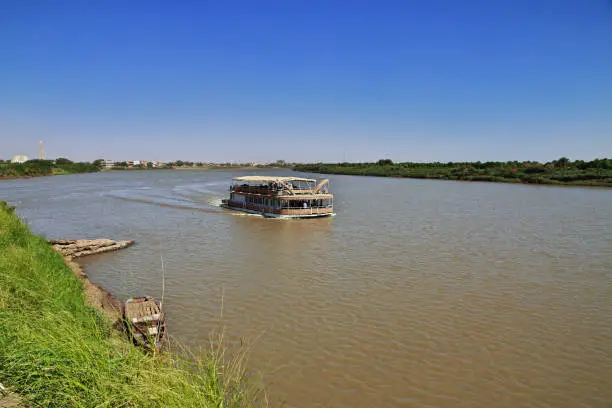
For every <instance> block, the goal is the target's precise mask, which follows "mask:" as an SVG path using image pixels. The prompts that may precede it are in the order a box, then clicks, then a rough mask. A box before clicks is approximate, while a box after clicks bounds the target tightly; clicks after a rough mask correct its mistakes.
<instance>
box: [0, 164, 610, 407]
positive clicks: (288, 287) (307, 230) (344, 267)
mask: <svg viewBox="0 0 612 408" xmlns="http://www.w3.org/2000/svg"><path fill="white" fill-rule="evenodd" d="M237 174H243V173H233V172H202V171H199V172H189V171H185V172H183V171H143V172H109V173H102V174H91V175H78V176H65V177H52V178H46V179H34V180H13V181H6V182H2V183H0V197H1V198H2V199H4V198H6V199H8V200H9V201H11V202H12V203H13V204H16V205H18V206H19V212H20V214H21V215H23V216H25V217H26V218H27V220H28V222H29V223H30V225H31V226H32V228H33V229H34V230H35V231H37V232H39V233H43V234H46V235H48V236H52V237H67V238H70V237H100V236H104V237H111V238H116V239H135V240H136V241H137V245H136V246H134V247H132V248H130V249H128V250H124V251H119V252H116V253H112V254H107V255H102V256H97V257H91V258H88V259H86V260H85V261H84V263H85V267H86V269H87V272H88V274H89V275H90V277H91V279H92V280H93V281H94V282H97V283H100V284H101V285H103V286H105V287H107V288H109V289H110V290H112V291H113V292H114V293H116V294H117V295H118V296H120V297H126V296H128V295H139V294H145V293H146V294H151V295H154V296H159V295H160V292H161V279H162V268H161V257H162V256H163V259H164V266H165V272H164V275H165V280H166V299H167V303H166V305H167V313H168V323H169V330H170V332H171V333H172V334H173V335H174V336H176V337H178V339H180V340H181V341H183V342H186V343H188V344H192V345H197V344H201V343H202V342H205V341H206V340H207V338H208V334H209V332H210V330H211V329H213V328H215V327H216V326H217V320H218V319H219V314H220V313H219V311H220V308H221V304H223V314H222V317H221V321H222V323H223V324H224V325H225V327H226V332H227V335H228V338H229V339H230V341H231V340H233V339H237V338H239V337H247V338H251V339H257V341H256V343H255V345H254V348H253V352H252V355H251V360H250V362H249V364H250V369H251V371H253V372H255V373H262V375H263V379H264V382H265V383H266V384H267V385H268V386H269V388H270V390H271V392H272V394H273V396H274V398H275V401H276V402H282V401H284V402H286V406H291V407H294V406H295V407H306V406H307V407H312V406H316V407H331V406H333V407H374V406H385V407H387V406H388V407H391V406H397V407H412V406H414V407H491V406H495V407H519V406H533V407H576V406H585V407H586V406H588V407H609V406H610V401H612V382H611V379H612V351H611V350H612V349H611V346H610V345H611V344H612V300H611V299H612V191H610V190H598V189H581V188H550V187H548V188H540V187H534V186H515V185H502V184H486V183H453V182H442V181H420V180H398V179H381V178H359V177H343V176H332V177H330V179H331V188H332V190H333V192H334V193H336V200H335V203H336V212H337V214H338V215H337V216H336V217H333V218H322V219H310V220H275V219H263V218H261V217H256V216H244V215H239V214H238V213H234V212H228V211H226V210H222V209H220V208H218V204H219V203H220V200H221V198H222V197H223V196H224V194H225V189H226V187H227V186H228V185H229V180H230V179H231V177H232V176H234V175H237ZM271 174H275V175H278V174H277V173H274V172H273V173H271Z"/></svg>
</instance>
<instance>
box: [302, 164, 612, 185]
mask: <svg viewBox="0 0 612 408" xmlns="http://www.w3.org/2000/svg"><path fill="white" fill-rule="evenodd" d="M294 170H297V171H303V172H312V173H323V174H346V175H359V176H376V177H405V178H418V179H439V180H465V181H490V182H504V183H529V184H575V185H587V186H612V159H608V158H603V159H595V160H591V161H584V160H574V161H572V160H570V159H568V158H567V157H561V158H559V159H557V160H553V161H550V162H545V163H540V162H536V161H507V162H494V161H487V162H480V161H477V162H446V163H443V162H430V163H418V162H402V163H394V162H393V161H392V160H390V159H381V160H378V161H377V162H372V163H346V162H345V163H314V164H298V165H295V166H294Z"/></svg>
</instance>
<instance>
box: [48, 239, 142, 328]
mask: <svg viewBox="0 0 612 408" xmlns="http://www.w3.org/2000/svg"><path fill="white" fill-rule="evenodd" d="M47 242H48V243H49V244H50V245H51V246H52V248H53V249H54V250H55V251H56V252H58V253H59V254H60V255H62V257H63V258H64V262H65V263H66V265H67V266H68V267H69V268H70V270H71V271H72V273H73V274H74V275H75V276H76V277H77V278H78V279H79V280H80V281H81V282H82V284H83V293H84V294H85V301H86V302H87V304H88V305H90V306H92V307H95V308H96V309H98V310H99V311H100V312H101V313H102V314H103V315H104V316H105V317H106V318H107V319H109V320H110V321H111V322H112V323H115V322H117V321H118V320H120V319H121V302H120V301H119V299H117V298H116V297H115V296H114V295H113V294H112V293H111V292H109V291H108V290H106V289H104V288H103V287H102V286H99V285H96V284H94V283H92V282H91V281H90V280H89V278H88V277H87V274H86V273H85V270H84V269H83V267H82V266H81V265H80V264H79V263H78V262H77V261H76V259H78V258H82V257H84V256H88V255H94V254H101V253H105V252H112V251H117V250H120V249H124V248H128V247H130V246H132V245H134V241H113V240H110V239H106V238H103V239H92V240H66V239H61V240H60V239H52V240H48V241H47Z"/></svg>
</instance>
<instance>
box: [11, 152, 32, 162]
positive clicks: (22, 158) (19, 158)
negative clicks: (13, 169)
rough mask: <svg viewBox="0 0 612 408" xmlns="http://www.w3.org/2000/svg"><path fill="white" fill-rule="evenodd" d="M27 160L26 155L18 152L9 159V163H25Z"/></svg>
mask: <svg viewBox="0 0 612 408" xmlns="http://www.w3.org/2000/svg"><path fill="white" fill-rule="evenodd" d="M28 160H29V159H28V156H23V155H19V154H18V155H17V156H13V158H12V159H11V163H25V162H27V161H28Z"/></svg>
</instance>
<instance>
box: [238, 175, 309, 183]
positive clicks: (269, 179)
mask: <svg viewBox="0 0 612 408" xmlns="http://www.w3.org/2000/svg"><path fill="white" fill-rule="evenodd" d="M232 180H235V181H247V182H248V181H252V182H263V183H265V182H277V183H282V182H285V181H309V182H313V183H314V182H316V181H317V180H315V179H309V178H303V177H273V176H242V177H234V178H233V179H232Z"/></svg>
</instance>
